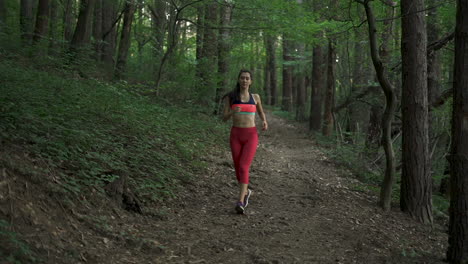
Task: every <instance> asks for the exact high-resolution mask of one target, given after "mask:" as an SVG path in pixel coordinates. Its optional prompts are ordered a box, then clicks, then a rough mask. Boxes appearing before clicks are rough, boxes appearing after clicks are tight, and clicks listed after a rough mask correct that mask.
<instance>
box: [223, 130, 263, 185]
mask: <svg viewBox="0 0 468 264" xmlns="http://www.w3.org/2000/svg"><path fill="white" fill-rule="evenodd" d="M230 143H231V152H232V160H233V161H234V168H235V169H236V177H237V181H238V182H239V183H244V184H248V183H249V168H250V164H252V160H253V158H254V156H255V152H256V151H257V145H258V134H257V128H256V127H232V128H231V137H230Z"/></svg>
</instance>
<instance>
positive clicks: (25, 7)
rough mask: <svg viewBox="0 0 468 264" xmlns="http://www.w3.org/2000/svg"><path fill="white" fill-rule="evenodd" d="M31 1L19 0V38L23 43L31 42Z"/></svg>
mask: <svg viewBox="0 0 468 264" xmlns="http://www.w3.org/2000/svg"><path fill="white" fill-rule="evenodd" d="M33 2H34V1H32V0H21V7H20V29H21V38H22V39H23V41H24V42H25V44H31V41H32V31H33V25H34V24H33V21H34V15H33Z"/></svg>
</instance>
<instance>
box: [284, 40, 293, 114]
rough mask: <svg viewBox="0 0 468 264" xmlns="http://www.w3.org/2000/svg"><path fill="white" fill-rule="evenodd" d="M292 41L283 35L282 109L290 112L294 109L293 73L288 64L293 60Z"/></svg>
mask: <svg viewBox="0 0 468 264" xmlns="http://www.w3.org/2000/svg"><path fill="white" fill-rule="evenodd" d="M290 45H291V42H290V41H289V40H287V39H286V35H283V62H284V63H283V101H282V105H281V109H282V110H283V111H288V112H290V111H291V110H292V99H293V97H292V90H293V75H292V67H291V66H289V65H287V63H288V62H289V61H290V60H291V57H290V55H289V52H290V47H289V46H290Z"/></svg>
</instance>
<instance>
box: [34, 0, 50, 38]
mask: <svg viewBox="0 0 468 264" xmlns="http://www.w3.org/2000/svg"><path fill="white" fill-rule="evenodd" d="M48 26H49V0H39V6H38V7H37V16H36V26H35V28H34V35H33V42H34V43H37V42H39V40H41V39H43V38H44V37H45V36H46V35H47V30H48Z"/></svg>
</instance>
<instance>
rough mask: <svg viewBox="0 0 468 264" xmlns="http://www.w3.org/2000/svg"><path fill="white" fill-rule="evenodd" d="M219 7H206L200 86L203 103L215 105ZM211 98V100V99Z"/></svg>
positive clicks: (211, 3) (208, 5)
mask: <svg viewBox="0 0 468 264" xmlns="http://www.w3.org/2000/svg"><path fill="white" fill-rule="evenodd" d="M217 17H218V5H217V3H216V2H215V1H211V2H210V3H209V4H207V5H206V6H205V19H204V30H203V48H202V51H201V58H200V61H199V64H198V65H199V67H200V69H199V72H200V77H201V81H200V83H199V84H198V87H197V90H198V92H199V96H200V97H199V99H201V102H203V103H208V104H210V105H211V104H213V101H215V104H216V103H217V102H216V98H215V96H216V88H215V87H216V81H215V79H216V72H217V71H216V65H217V46H218V44H217V36H216V35H217V34H216V30H215V29H214V27H215V26H216V24H217ZM210 98H211V99H210Z"/></svg>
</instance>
